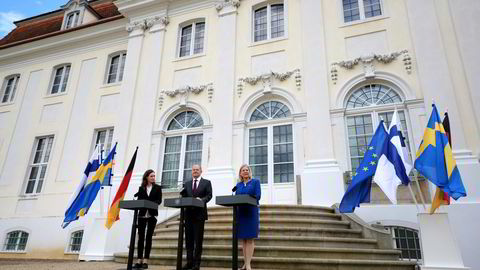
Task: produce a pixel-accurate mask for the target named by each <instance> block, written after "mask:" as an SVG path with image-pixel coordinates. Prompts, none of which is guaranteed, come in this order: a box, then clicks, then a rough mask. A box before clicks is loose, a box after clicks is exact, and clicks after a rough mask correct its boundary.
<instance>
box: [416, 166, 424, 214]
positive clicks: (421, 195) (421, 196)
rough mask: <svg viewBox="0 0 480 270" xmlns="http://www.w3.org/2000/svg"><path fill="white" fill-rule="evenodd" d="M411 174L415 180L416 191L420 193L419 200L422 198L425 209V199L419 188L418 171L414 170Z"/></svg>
mask: <svg viewBox="0 0 480 270" xmlns="http://www.w3.org/2000/svg"><path fill="white" fill-rule="evenodd" d="M413 175H414V176H415V182H416V183H417V189H418V193H419V194H420V200H422V204H423V209H424V210H425V211H427V207H425V199H424V198H423V193H422V190H421V189H420V184H419V183H418V172H417V171H414V172H413Z"/></svg>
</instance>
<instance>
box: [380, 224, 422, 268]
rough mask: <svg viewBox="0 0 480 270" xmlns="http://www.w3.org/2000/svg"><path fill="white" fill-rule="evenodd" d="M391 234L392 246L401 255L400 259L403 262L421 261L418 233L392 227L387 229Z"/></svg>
mask: <svg viewBox="0 0 480 270" xmlns="http://www.w3.org/2000/svg"><path fill="white" fill-rule="evenodd" d="M387 229H389V230H390V232H391V234H392V239H393V246H394V247H395V248H396V249H398V250H400V251H401V252H402V253H401V255H400V258H401V259H403V260H409V261H410V260H414V261H417V260H421V259H422V250H421V248H420V240H419V238H418V231H417V230H414V229H410V228H406V227H400V226H392V227H387Z"/></svg>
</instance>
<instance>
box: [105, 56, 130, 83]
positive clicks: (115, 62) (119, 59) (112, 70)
mask: <svg viewBox="0 0 480 270" xmlns="http://www.w3.org/2000/svg"><path fill="white" fill-rule="evenodd" d="M126 59H127V53H126V52H120V53H115V54H113V55H111V56H110V61H109V65H108V74H107V83H116V82H121V81H122V80H123V70H124V69H125V60H126Z"/></svg>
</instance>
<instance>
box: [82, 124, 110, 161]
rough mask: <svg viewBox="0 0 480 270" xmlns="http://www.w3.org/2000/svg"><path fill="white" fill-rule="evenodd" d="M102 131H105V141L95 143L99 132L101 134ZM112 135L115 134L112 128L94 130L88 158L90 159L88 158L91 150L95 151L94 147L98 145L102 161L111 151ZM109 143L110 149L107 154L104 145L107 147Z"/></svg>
mask: <svg viewBox="0 0 480 270" xmlns="http://www.w3.org/2000/svg"><path fill="white" fill-rule="evenodd" d="M103 131H106V134H105V141H104V142H101V143H97V140H98V136H99V134H100V132H103ZM114 133H115V128H114V127H105V128H97V129H95V131H94V134H93V139H92V144H91V145H92V146H91V147H90V154H89V156H88V157H89V158H90V156H91V155H92V153H93V150H95V146H97V145H98V146H99V147H100V148H99V153H101V157H102V159H104V158H106V157H107V155H108V152H109V151H110V150H112V147H113V134H114ZM109 139H111V141H109ZM109 143H110V149H108V152H107V149H106V146H105V145H108V144H109ZM102 151H103V152H102Z"/></svg>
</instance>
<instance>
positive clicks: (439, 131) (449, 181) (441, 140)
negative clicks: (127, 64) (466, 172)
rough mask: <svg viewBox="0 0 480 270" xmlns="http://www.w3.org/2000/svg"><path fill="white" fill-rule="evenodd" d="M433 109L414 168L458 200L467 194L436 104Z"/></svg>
mask: <svg viewBox="0 0 480 270" xmlns="http://www.w3.org/2000/svg"><path fill="white" fill-rule="evenodd" d="M432 107H433V110H432V115H431V116H430V120H429V121H428V125H427V127H426V128H425V132H424V134H423V140H422V142H421V143H420V147H419V148H418V151H417V158H416V160H415V165H414V167H415V169H417V171H419V172H420V173H421V174H422V175H423V176H425V177H426V178H427V179H428V180H430V181H432V182H433V183H434V184H435V185H436V186H437V187H439V188H440V189H442V190H443V191H444V192H447V193H448V194H449V195H450V196H451V197H452V198H454V199H455V200H457V199H458V198H460V197H465V196H467V193H466V191H465V187H464V186H463V183H462V178H461V177H460V172H459V171H458V168H457V163H456V162H455V159H454V158H453V153H452V148H451V147H450V144H449V143H448V138H447V135H446V133H445V129H444V127H443V124H442V121H441V120H440V116H439V115H438V111H437V107H435V104H432Z"/></svg>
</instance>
